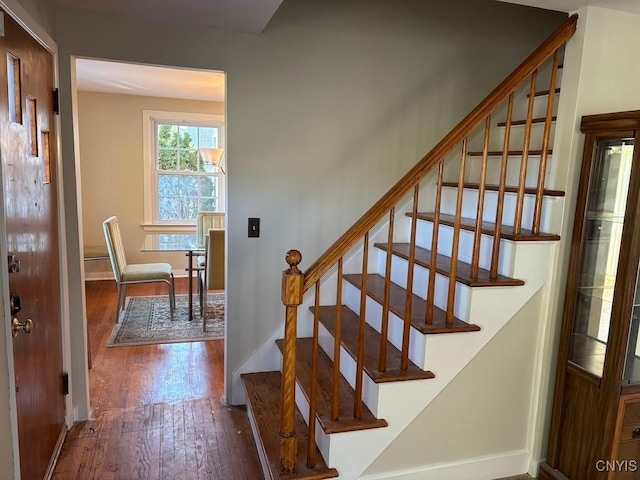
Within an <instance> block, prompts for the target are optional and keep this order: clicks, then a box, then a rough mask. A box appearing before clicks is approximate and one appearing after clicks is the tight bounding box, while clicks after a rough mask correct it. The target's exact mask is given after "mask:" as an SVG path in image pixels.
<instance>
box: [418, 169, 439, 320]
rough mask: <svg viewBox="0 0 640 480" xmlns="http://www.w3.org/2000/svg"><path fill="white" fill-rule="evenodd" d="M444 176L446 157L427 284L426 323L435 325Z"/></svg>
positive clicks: (434, 218) (437, 194) (432, 234)
mask: <svg viewBox="0 0 640 480" xmlns="http://www.w3.org/2000/svg"><path fill="white" fill-rule="evenodd" d="M443 176H444V158H443V159H442V160H440V163H438V181H437V185H436V205H435V210H434V215H433V230H432V232H431V260H430V262H431V263H430V265H433V268H430V269H429V285H428V286H427V309H426V318H425V323H426V324H427V325H433V305H434V303H435V296H436V268H435V265H437V262H438V232H439V230H440V207H441V206H442V182H443ZM414 222H415V220H414Z"/></svg>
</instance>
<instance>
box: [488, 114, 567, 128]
mask: <svg viewBox="0 0 640 480" xmlns="http://www.w3.org/2000/svg"><path fill="white" fill-rule="evenodd" d="M545 120H546V118H545V117H538V118H532V119H531V124H537V123H544V122H545ZM551 121H552V122H555V121H556V117H555V116H553V117H551ZM526 124H527V121H526V120H511V126H512V127H519V126H521V125H526ZM498 126H499V127H506V126H507V122H498Z"/></svg>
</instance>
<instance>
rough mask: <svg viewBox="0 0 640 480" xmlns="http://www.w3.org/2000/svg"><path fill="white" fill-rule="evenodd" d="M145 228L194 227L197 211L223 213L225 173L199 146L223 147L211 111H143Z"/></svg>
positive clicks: (219, 127)
mask: <svg viewBox="0 0 640 480" xmlns="http://www.w3.org/2000/svg"><path fill="white" fill-rule="evenodd" d="M144 120H145V137H146V138H145V150H146V151H145V157H146V161H145V183H146V185H145V219H144V224H145V226H153V225H164V226H171V225H174V226H177V225H181V226H185V225H187V226H190V225H195V221H196V216H197V214H198V211H201V210H202V211H211V212H223V211H224V191H225V176H224V174H223V172H222V171H221V169H219V168H218V167H216V166H214V165H211V164H208V163H205V162H204V160H203V158H202V156H201V155H200V153H199V152H198V149H200V148H223V138H224V130H223V128H224V127H223V121H222V120H223V119H222V117H221V116H216V115H197V114H183V113H169V112H152V111H145V112H144Z"/></svg>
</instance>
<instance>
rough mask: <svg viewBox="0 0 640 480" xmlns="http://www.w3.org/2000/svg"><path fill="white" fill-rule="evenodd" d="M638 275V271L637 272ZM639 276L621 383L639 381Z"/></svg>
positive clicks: (636, 382) (635, 382)
mask: <svg viewBox="0 0 640 480" xmlns="http://www.w3.org/2000/svg"><path fill="white" fill-rule="evenodd" d="M638 277H640V271H639V272H638ZM638 280H640V278H637V279H636V295H635V297H634V300H633V311H632V312H631V326H630V327H629V347H628V348H627V361H626V363H625V367H624V377H623V381H622V383H623V384H627V385H628V384H638V383H640V342H638V336H639V335H638V330H639V329H640V281H638Z"/></svg>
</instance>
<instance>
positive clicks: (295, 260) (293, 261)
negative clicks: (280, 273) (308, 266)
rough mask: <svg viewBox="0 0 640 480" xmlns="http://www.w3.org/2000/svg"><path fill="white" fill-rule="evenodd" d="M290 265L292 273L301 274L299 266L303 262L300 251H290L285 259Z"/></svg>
mask: <svg viewBox="0 0 640 480" xmlns="http://www.w3.org/2000/svg"><path fill="white" fill-rule="evenodd" d="M285 260H286V261H287V263H288V264H289V270H290V271H292V272H299V271H300V270H298V264H299V263H300V262H301V261H302V254H301V253H300V252H299V251H298V250H289V251H288V252H287V256H286V258H285Z"/></svg>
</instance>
